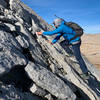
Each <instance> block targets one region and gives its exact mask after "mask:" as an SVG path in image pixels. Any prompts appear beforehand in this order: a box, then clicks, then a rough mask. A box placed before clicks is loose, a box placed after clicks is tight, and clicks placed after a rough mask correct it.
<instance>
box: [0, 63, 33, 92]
mask: <svg viewBox="0 0 100 100" xmlns="http://www.w3.org/2000/svg"><path fill="white" fill-rule="evenodd" d="M24 67H25V66H22V65H17V66H14V67H13V68H12V69H11V71H10V72H9V73H7V74H5V75H3V76H2V77H0V81H2V82H3V83H5V84H12V85H14V86H15V87H16V88H18V89H19V90H21V91H23V92H27V91H29V88H30V87H31V86H32V85H33V81H32V80H31V79H30V78H29V77H28V75H27V73H26V72H25V70H24Z"/></svg>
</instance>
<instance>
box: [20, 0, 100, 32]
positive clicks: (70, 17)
mask: <svg viewBox="0 0 100 100" xmlns="http://www.w3.org/2000/svg"><path fill="white" fill-rule="evenodd" d="M21 1H22V2H24V3H25V4H26V5H28V6H29V7H31V8H32V9H33V10H34V11H35V12H36V13H37V14H38V15H39V16H41V17H42V18H43V19H44V20H45V21H46V22H48V23H49V24H52V22H53V20H54V19H55V18H56V17H55V16H54V15H55V14H56V15H57V16H59V17H61V18H63V19H65V20H66V21H67V22H69V21H73V22H76V23H78V24H79V25H80V26H81V27H82V28H83V29H84V31H85V33H90V34H96V33H99V34H100V19H99V18H100V0H21Z"/></svg>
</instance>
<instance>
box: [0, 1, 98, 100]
mask: <svg viewBox="0 0 100 100" xmlns="http://www.w3.org/2000/svg"><path fill="white" fill-rule="evenodd" d="M52 29H53V28H52V27H51V26H50V25H48V24H47V23H46V22H45V21H44V20H43V19H42V18H41V17H40V16H38V15H37V14H36V13H35V12H34V11H33V10H32V9H30V8H29V7H27V6H26V5H24V3H22V2H21V1H20V0H2V3H1V2H0V99H3V100H9V99H10V100H23V99H24V100H100V72H99V71H98V70H97V69H96V68H95V67H94V66H93V65H92V64H91V63H90V62H89V61H88V60H87V59H86V57H84V56H83V58H84V60H85V62H86V64H87V67H88V69H89V71H90V72H91V73H92V75H91V77H90V78H89V79H88V80H83V79H82V78H81V77H80V75H79V74H80V73H82V72H81V69H80V67H79V65H78V63H77V61H76V59H75V57H74V55H73V53H72V51H71V49H70V48H69V47H68V46H66V47H65V46H64V45H65V44H66V45H67V43H66V42H64V41H63V42H61V41H62V40H63V39H61V41H59V43H57V44H55V45H51V44H49V43H48V42H47V41H46V40H48V39H49V40H52V39H53V37H45V36H38V35H37V34H36V33H35V32H36V31H40V30H41V31H45V30H52ZM36 95H37V96H36Z"/></svg>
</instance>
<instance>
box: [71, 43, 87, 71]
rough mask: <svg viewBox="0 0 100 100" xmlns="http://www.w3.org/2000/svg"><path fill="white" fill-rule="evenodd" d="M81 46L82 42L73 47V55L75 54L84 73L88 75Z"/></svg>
mask: <svg viewBox="0 0 100 100" xmlns="http://www.w3.org/2000/svg"><path fill="white" fill-rule="evenodd" d="M80 45H81V42H79V43H77V44H74V45H72V49H73V53H74V55H75V57H76V59H77V61H78V62H79V65H80V68H81V70H82V72H83V73H87V72H88V69H87V66H86V64H85V62H84V60H83V58H82V56H81V52H80Z"/></svg>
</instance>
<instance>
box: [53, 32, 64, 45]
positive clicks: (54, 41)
mask: <svg viewBox="0 0 100 100" xmlns="http://www.w3.org/2000/svg"><path fill="white" fill-rule="evenodd" d="M61 36H62V34H61V33H58V34H57V36H56V37H55V38H54V39H53V40H52V43H53V44H54V43H56V42H57V41H58V40H59V39H60V37H61Z"/></svg>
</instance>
